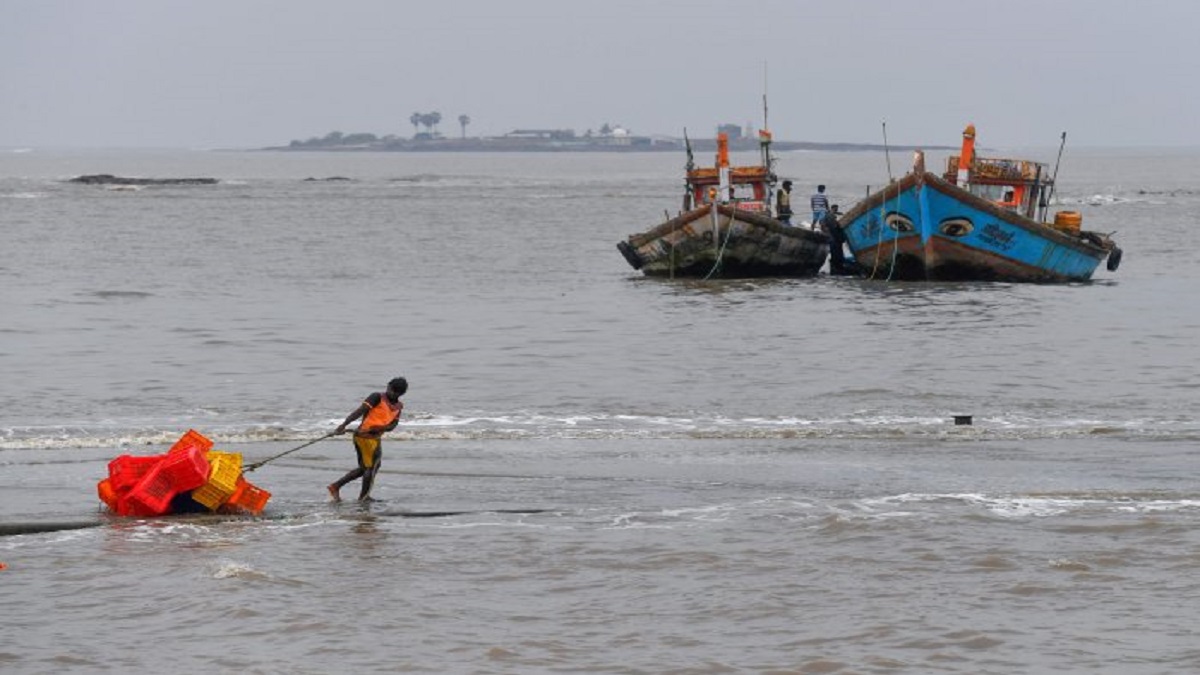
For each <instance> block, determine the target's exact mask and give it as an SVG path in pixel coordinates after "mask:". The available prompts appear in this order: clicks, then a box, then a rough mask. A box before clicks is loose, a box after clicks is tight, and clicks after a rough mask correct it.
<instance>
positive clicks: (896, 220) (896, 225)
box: [883, 211, 917, 232]
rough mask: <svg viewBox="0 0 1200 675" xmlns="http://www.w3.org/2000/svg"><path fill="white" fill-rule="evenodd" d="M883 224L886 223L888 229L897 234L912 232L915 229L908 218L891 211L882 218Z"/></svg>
mask: <svg viewBox="0 0 1200 675" xmlns="http://www.w3.org/2000/svg"><path fill="white" fill-rule="evenodd" d="M883 222H885V223H887V226H888V227H890V228H892V229H893V230H895V231H897V232H913V231H915V230H916V229H917V228H916V226H914V225H913V222H912V220H910V219H909V217H908V216H906V215H904V214H903V213H899V212H896V211H892V212H891V213H889V214H887V215H886V216H884V217H883Z"/></svg>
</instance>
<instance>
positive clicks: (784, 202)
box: [775, 180, 792, 225]
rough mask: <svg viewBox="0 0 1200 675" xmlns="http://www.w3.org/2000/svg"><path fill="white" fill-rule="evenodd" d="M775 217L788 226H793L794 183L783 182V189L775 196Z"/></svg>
mask: <svg viewBox="0 0 1200 675" xmlns="http://www.w3.org/2000/svg"><path fill="white" fill-rule="evenodd" d="M775 217H776V218H778V219H779V220H781V221H783V222H784V223H785V224H787V225H791V224H792V181H790V180H785V181H783V188H782V189H781V190H780V191H779V192H778V193H777V194H776V195H775Z"/></svg>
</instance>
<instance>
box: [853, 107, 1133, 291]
mask: <svg viewBox="0 0 1200 675" xmlns="http://www.w3.org/2000/svg"><path fill="white" fill-rule="evenodd" d="M974 142H975V127H974V126H973V125H972V126H968V127H967V128H966V130H965V131H964V132H963V146H962V151H961V152H960V154H959V155H958V156H956V157H950V158H949V161H948V162H947V169H946V173H945V175H944V176H941V177H939V176H937V175H935V174H933V173H930V172H927V171H926V170H925V159H924V155H923V154H922V153H921V152H919V151H918V152H917V153H916V155H915V159H914V163H913V170H912V171H911V172H910V173H908V174H907V175H905V176H904V177H903V178H901V179H900V180H899V181H897V182H894V183H892V184H891V185H888V186H887V187H886V188H884V189H882V190H879V191H878V192H875V193H873V194H871V195H870V196H868V197H867V198H866V199H865V200H863V201H862V202H860V203H859V204H857V205H855V206H854V208H852V209H850V210H849V211H847V212H846V213H845V214H844V215H843V216H842V217H841V219H840V222H841V226H842V229H843V231H844V232H845V234H846V239H847V243H848V244H849V246H850V250H851V251H852V252H853V254H854V258H855V260H856V261H857V262H858V264H859V265H860V266H861V270H862V273H863V274H864V275H866V276H869V277H872V278H876V279H889V280H901V281H924V280H931V281H932V280H939V281H1010V282H1065V281H1086V280H1088V279H1090V278H1091V277H1092V274H1093V272H1095V270H1096V267H1097V266H1099V264H1100V263H1101V262H1103V261H1104V260H1105V259H1107V260H1108V269H1109V271H1116V269H1117V266H1118V265H1119V264H1120V261H1121V249H1120V248H1118V247H1117V245H1116V244H1115V243H1113V241H1112V239H1111V238H1110V237H1109V236H1108V235H1106V234H1100V233H1097V232H1088V231H1084V230H1082V229H1081V228H1080V225H1081V224H1082V220H1083V219H1082V216H1081V215H1080V214H1079V213H1078V212H1075V211H1059V212H1057V213H1056V214H1055V217H1054V221H1053V222H1045V219H1046V209H1047V206H1046V205H1047V204H1048V202H1049V201H1050V197H1051V195H1052V194H1053V190H1054V177H1052V176H1051V175H1049V172H1048V171H1047V170H1046V166H1045V165H1043V164H1040V163H1038V162H1032V161H1028V160H1014V159H987V158H981V157H976V156H975V153H974Z"/></svg>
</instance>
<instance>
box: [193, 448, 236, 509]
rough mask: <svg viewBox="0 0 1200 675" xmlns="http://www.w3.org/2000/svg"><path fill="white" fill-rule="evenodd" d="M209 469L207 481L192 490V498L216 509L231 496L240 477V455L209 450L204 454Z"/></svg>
mask: <svg viewBox="0 0 1200 675" xmlns="http://www.w3.org/2000/svg"><path fill="white" fill-rule="evenodd" d="M206 458H207V459H208V464H209V466H210V467H211V469H210V470H209V472H208V482H207V483H205V484H204V485H201V486H200V487H198V488H196V489H195V490H193V491H192V500H193V501H195V502H198V503H200V504H203V505H204V506H206V507H208V508H209V510H212V511H216V510H217V507H219V506H221V504H224V503H225V502H226V501H227V500H228V499H229V498H230V497H232V496H233V493H234V491H235V490H237V487H238V479H239V478H241V477H242V455H241V453H237V452H210V453H208V454H207V455H206Z"/></svg>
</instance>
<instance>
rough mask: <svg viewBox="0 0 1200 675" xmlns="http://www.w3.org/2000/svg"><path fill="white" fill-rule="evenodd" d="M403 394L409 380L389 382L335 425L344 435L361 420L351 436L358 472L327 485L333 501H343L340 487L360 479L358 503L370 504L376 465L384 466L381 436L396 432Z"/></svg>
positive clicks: (338, 431) (377, 467)
mask: <svg viewBox="0 0 1200 675" xmlns="http://www.w3.org/2000/svg"><path fill="white" fill-rule="evenodd" d="M406 391H408V380H405V379H404V378H403V377H397V378H395V379H393V380H392V381H391V382H388V385H387V390H386V391H384V392H382V393H380V392H375V393H373V394H371V395H370V396H368V397H367V398H366V400H364V401H363V402H362V403H361V404H359V406H358V407H357V408H355V409H354V411H353V412H351V413H350V414H349V415H348V416H347V417H346V420H345V421H344V422H342V423H341V424H340V425H338V428H337V431H336V433H338V434H344V433H346V426H347V425H349V424H350V423H351V422H353V421H354V420H356V419H358V418H360V417H361V418H362V422H360V423H359V425H358V429H357V430H356V431H355V432H354V451H355V452H356V453H357V454H358V468H356V469H352V470H351V471H350V472H349V473H347V474H346V475H345V476H342V477H341V478H340V479H338V481H337V482H335V483H330V484H329V496H330V497H332V498H333V501H335V502H340V501H342V497H341V494H339V492H340V490H341V489H342V486H343V485H345V484H346V483H349V482H350V481H353V480H358V479H359V478H361V479H362V489H360V490H359V493H358V501H360V502H366V501H370V499H371V487H372V486H374V484H375V474H377V473H379V465H380V464H381V463H382V462H383V440H382V439H383V434H384V433H385V432H388V431H391V430H392V429H395V428H396V424H398V423H399V422H400V413H401V412H403V410H404V403H403V402H402V401H401V400H400V397H401V396H403V395H404V393H405V392H406Z"/></svg>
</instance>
